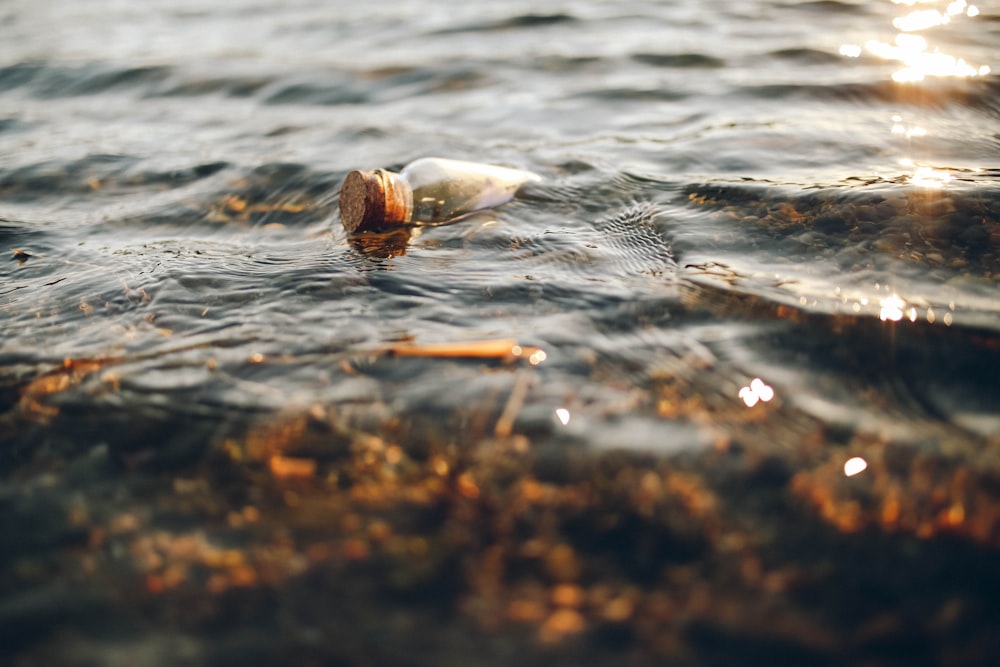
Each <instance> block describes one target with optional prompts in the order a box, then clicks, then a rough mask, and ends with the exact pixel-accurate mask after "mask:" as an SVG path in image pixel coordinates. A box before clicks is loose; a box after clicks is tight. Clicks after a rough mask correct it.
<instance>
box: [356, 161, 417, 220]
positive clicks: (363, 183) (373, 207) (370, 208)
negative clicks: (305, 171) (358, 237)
mask: <svg viewBox="0 0 1000 667" xmlns="http://www.w3.org/2000/svg"><path fill="white" fill-rule="evenodd" d="M412 215H413V191H412V190H411V189H410V185H409V184H408V183H407V182H406V181H404V180H402V179H401V178H400V177H399V174H395V173H393V172H391V171H386V170H384V169H376V170H375V171H359V170H355V171H352V172H351V173H349V174H347V177H346V178H345V179H344V183H343V185H341V186H340V221H341V223H343V225H344V229H346V230H347V231H348V233H351V234H353V233H355V232H364V231H371V230H376V229H384V228H386V227H391V226H393V225H399V224H405V223H408V222H409V221H410V217H411V216H412Z"/></svg>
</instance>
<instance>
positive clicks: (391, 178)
mask: <svg viewBox="0 0 1000 667" xmlns="http://www.w3.org/2000/svg"><path fill="white" fill-rule="evenodd" d="M373 173H374V174H375V177H376V178H378V179H379V182H380V184H381V187H382V192H383V196H384V198H385V214H384V216H383V224H385V225H387V226H388V225H405V224H407V223H409V222H410V221H411V220H412V218H413V189H412V188H411V187H410V184H409V183H407V182H406V181H405V180H403V178H402V177H401V176H400V175H399V174H397V173H395V172H392V171H386V170H385V169H376V170H375V171H374V172H373Z"/></svg>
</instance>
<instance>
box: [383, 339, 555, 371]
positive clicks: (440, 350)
mask: <svg viewBox="0 0 1000 667" xmlns="http://www.w3.org/2000/svg"><path fill="white" fill-rule="evenodd" d="M381 352H382V353H384V354H387V355H390V356H397V357H427V358H468V359H499V360H502V361H514V360H515V359H527V360H528V362H529V363H530V364H531V365H532V366H537V365H538V364H540V363H542V362H543V361H545V357H546V354H545V351H544V350H542V349H541V348H538V347H522V346H521V345H518V344H517V341H516V340H511V339H499V340H480V341H464V342H459V343H429V344H425V345H416V344H413V343H401V344H398V345H389V346H387V347H384V348H382V350H381Z"/></svg>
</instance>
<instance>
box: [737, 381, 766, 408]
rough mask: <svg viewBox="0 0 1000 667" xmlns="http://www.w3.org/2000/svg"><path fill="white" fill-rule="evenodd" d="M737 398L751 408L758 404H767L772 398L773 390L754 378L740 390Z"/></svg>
mask: <svg viewBox="0 0 1000 667" xmlns="http://www.w3.org/2000/svg"><path fill="white" fill-rule="evenodd" d="M739 397H740V399H741V400H742V401H743V403H744V404H745V405H746V406H747V407H748V408H752V407H753V406H755V405H757V403H759V402H764V403H767V402H768V401H770V400H771V399H772V398H774V389H773V388H772V387H770V386H769V385H767V384H766V383H765V382H764V381H763V380H761V379H760V378H754V379H753V380H752V381H751V382H750V384H749V385H747V386H745V387H742V388H741V389H740V393H739Z"/></svg>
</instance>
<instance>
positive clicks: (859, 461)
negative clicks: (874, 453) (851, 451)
mask: <svg viewBox="0 0 1000 667" xmlns="http://www.w3.org/2000/svg"><path fill="white" fill-rule="evenodd" d="M867 469H868V461H865V460H864V459H863V458H861V457H860V456H854V457H852V458H849V459H847V461H845V462H844V475H846V476H847V477H854V476H855V475H859V474H861V473H863V472H864V471H865V470H867Z"/></svg>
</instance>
